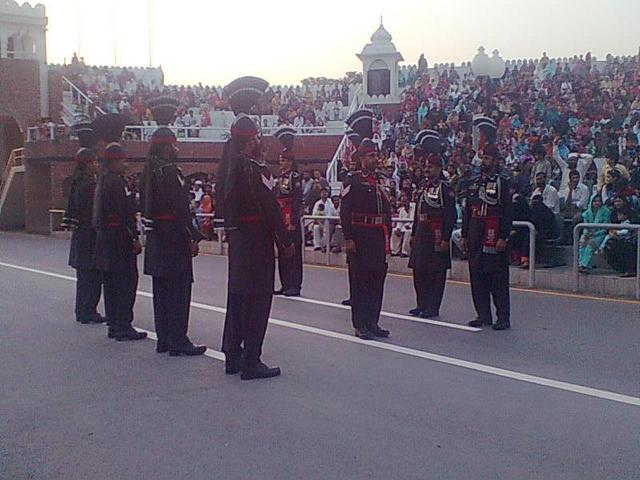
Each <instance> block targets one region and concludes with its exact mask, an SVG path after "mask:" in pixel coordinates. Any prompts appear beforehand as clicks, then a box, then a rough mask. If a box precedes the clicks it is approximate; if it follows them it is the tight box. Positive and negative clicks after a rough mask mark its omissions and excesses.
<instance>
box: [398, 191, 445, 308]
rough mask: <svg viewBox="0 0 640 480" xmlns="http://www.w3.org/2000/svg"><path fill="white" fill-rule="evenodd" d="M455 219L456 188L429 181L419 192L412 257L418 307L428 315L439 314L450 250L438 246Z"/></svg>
mask: <svg viewBox="0 0 640 480" xmlns="http://www.w3.org/2000/svg"><path fill="white" fill-rule="evenodd" d="M455 222H456V210H455V194H454V192H453V189H452V188H451V187H450V186H449V185H448V184H447V183H445V182H443V181H442V180H436V181H435V182H430V181H428V182H427V183H426V184H424V185H423V188H422V189H421V190H420V191H419V193H418V202H417V206H416V211H415V217H414V222H413V231H412V236H413V247H412V249H411V257H410V258H409V268H412V269H413V282H414V287H415V290H416V299H417V305H418V306H417V309H418V310H419V311H420V312H421V314H422V315H423V316H426V317H433V316H438V315H439V313H440V305H441V303H442V296H443V294H444V287H445V282H446V271H447V270H448V269H449V268H451V256H450V252H449V251H447V252H445V253H443V252H440V251H439V250H437V248H436V247H438V246H439V245H440V243H441V242H443V241H444V242H447V243H449V240H450V238H451V232H452V231H453V228H454V226H455Z"/></svg>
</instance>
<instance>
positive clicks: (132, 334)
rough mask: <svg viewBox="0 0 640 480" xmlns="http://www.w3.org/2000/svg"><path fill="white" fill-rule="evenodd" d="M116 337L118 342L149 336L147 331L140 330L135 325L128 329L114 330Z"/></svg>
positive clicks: (133, 340) (142, 338)
mask: <svg viewBox="0 0 640 480" xmlns="http://www.w3.org/2000/svg"><path fill="white" fill-rule="evenodd" d="M114 338H115V339H116V340H117V341H118V342H135V341H136V340H144V339H145V338H147V332H139V331H137V330H136V329H135V328H133V327H129V328H128V329H126V330H121V331H119V332H114Z"/></svg>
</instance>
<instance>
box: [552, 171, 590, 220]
mask: <svg viewBox="0 0 640 480" xmlns="http://www.w3.org/2000/svg"><path fill="white" fill-rule="evenodd" d="M559 195H560V198H561V199H562V200H564V210H563V211H564V216H565V217H566V218H579V221H581V220H580V219H581V218H582V212H584V211H585V210H586V209H587V206H588V205H589V198H590V197H591V192H590V191H589V187H587V186H586V185H585V184H584V183H582V182H581V181H580V172H578V171H577V170H572V171H571V172H569V184H568V185H567V188H566V189H565V190H562V191H561V192H560V194H559Z"/></svg>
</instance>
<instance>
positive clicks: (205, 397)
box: [0, 233, 640, 480]
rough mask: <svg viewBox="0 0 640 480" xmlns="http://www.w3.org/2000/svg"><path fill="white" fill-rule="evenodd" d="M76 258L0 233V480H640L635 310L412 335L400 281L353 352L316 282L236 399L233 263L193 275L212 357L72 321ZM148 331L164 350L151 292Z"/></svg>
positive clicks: (548, 308)
mask: <svg viewBox="0 0 640 480" xmlns="http://www.w3.org/2000/svg"><path fill="white" fill-rule="evenodd" d="M67 248H68V242H66V241H64V240H59V239H51V238H45V237H37V236H27V235H21V234H8V233H0V262H1V263H0V385H1V386H2V388H1V389H0V479H3V480H4V479H12V480H13V479H27V478H28V479H32V478H33V479H64V480H68V479H76V478H77V479H92V480H93V479H146V478H153V479H165V478H166V479H174V478H189V479H191V478H194V479H200V478H202V479H211V478H216V479H218V478H219V479H243V480H245V479H298V478H312V479H316V478H317V479H360V478H367V479H371V478H373V479H540V478H544V479H574V478H575V479H578V478H579V479H590V478H593V479H604V478H607V479H609V478H611V479H638V478H640V473H639V472H640V433H639V431H640V427H639V425H640V368H639V367H640V304H638V303H637V302H631V301H616V300H598V299H585V298H578V297H574V296H564V295H558V294H545V293H538V292H526V291H514V292H513V295H512V303H513V311H514V313H513V323H514V328H513V329H512V330H510V331H507V332H493V331H491V330H488V331H479V332H476V331H470V330H466V329H460V328H455V327H457V326H463V325H464V324H465V323H466V321H467V320H468V319H469V318H472V317H473V309H472V305H471V301H470V295H469V289H468V286H466V285H464V284H459V283H449V284H448V285H447V293H446V299H445V302H446V305H445V307H444V308H443V311H442V319H441V320H442V322H444V325H433V324H427V323H419V322H416V321H411V320H409V319H406V318H403V314H405V313H406V311H407V310H408V309H409V308H411V307H413V293H412V287H411V280H410V279H408V278H405V277H400V276H390V277H389V278H388V281H387V289H386V293H385V305H384V310H385V312H388V313H389V314H390V315H388V316H385V317H384V318H383V319H382V322H381V323H382V324H383V325H384V326H385V327H387V328H389V329H390V330H391V331H392V337H391V338H390V339H389V340H388V341H385V342H361V341H359V340H357V339H355V338H354V337H353V336H352V335H351V333H352V332H351V329H350V326H349V311H348V310H346V309H342V308H339V307H338V306H336V305H333V304H335V303H338V302H339V300H340V299H342V298H343V297H344V296H345V293H344V292H345V290H346V286H347V280H346V274H345V272H344V271H342V270H334V269H326V268H321V267H305V283H304V289H303V294H304V295H305V297H307V298H308V299H311V300H312V301H314V303H310V302H309V301H293V300H287V299H276V300H275V302H274V308H273V311H272V317H273V318H272V325H271V326H270V327H269V331H268V334H267V341H266V344H265V355H264V358H265V360H266V361H267V362H268V363H272V364H279V365H280V366H281V367H282V368H283V370H284V374H283V376H282V377H280V378H277V379H274V380H268V381H256V382H241V381H240V380H239V378H238V377H227V376H225V375H224V372H223V364H222V362H221V361H220V360H219V354H218V353H217V352H216V350H218V349H219V345H220V338H221V330H222V322H223V318H224V313H223V312H224V304H225V296H226V291H225V277H226V259H224V258H221V257H214V256H201V257H199V258H198V259H197V260H196V282H197V283H196V284H195V286H194V298H193V301H194V305H193V308H192V320H191V328H190V332H191V336H192V338H193V339H194V341H196V342H199V343H206V344H208V345H209V347H210V348H211V350H210V351H209V352H208V354H209V356H207V357H200V358H170V357H168V356H166V355H157V354H155V353H154V343H153V341H151V340H148V341H144V342H138V343H117V342H113V341H109V340H108V339H107V338H106V335H105V328H104V326H84V325H78V324H76V323H75V322H74V321H73V314H72V313H73V302H72V298H73V291H74V284H73V281H72V278H73V270H71V269H69V268H68V267H66V253H67ZM139 290H140V294H139V296H138V300H137V304H136V320H135V325H136V326H138V327H139V328H143V329H146V330H149V331H152V330H153V319H152V315H151V299H150V298H149V296H148V295H147V294H146V293H145V292H150V282H149V279H148V278H147V277H145V276H142V275H141V281H140V285H139Z"/></svg>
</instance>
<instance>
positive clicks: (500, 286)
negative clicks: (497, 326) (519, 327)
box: [469, 264, 510, 324]
mask: <svg viewBox="0 0 640 480" xmlns="http://www.w3.org/2000/svg"><path fill="white" fill-rule="evenodd" d="M469 274H470V279H471V296H472V297H473V305H474V307H475V309H476V313H477V314H478V318H479V319H480V320H483V321H485V322H487V323H490V322H492V321H493V320H492V319H493V316H492V315H491V298H493V303H494V305H495V306H496V316H497V317H498V322H500V323H506V324H510V322H509V318H510V306H509V267H505V268H504V269H502V270H497V271H493V272H484V271H482V270H481V269H478V268H474V267H472V266H471V264H469Z"/></svg>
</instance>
